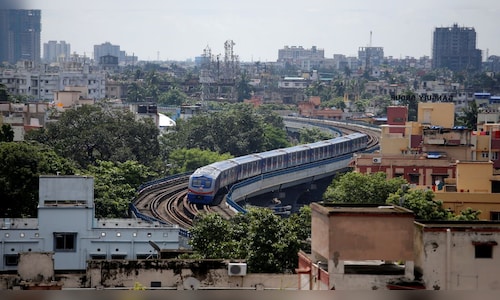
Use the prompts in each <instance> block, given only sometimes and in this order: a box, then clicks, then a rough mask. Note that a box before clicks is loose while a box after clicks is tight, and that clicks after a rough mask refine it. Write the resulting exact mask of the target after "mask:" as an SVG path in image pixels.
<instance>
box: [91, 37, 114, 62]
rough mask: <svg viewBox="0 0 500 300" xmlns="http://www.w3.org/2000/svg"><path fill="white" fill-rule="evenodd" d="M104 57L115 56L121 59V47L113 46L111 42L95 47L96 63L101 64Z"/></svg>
mask: <svg viewBox="0 0 500 300" xmlns="http://www.w3.org/2000/svg"><path fill="white" fill-rule="evenodd" d="M103 56H114V57H116V58H118V59H119V58H120V46H117V45H112V44H111V43H110V42H106V43H104V44H100V45H94V61H95V62H96V63H99V62H100V59H101V57H103Z"/></svg>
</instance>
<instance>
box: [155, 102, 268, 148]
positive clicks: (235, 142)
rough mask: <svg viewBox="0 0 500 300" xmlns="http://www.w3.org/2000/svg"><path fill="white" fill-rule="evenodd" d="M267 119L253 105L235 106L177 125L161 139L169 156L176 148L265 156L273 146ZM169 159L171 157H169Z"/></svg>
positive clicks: (198, 116) (194, 117)
mask: <svg viewBox="0 0 500 300" xmlns="http://www.w3.org/2000/svg"><path fill="white" fill-rule="evenodd" d="M265 126H266V122H264V120H263V117H262V116H261V115H260V114H258V113H256V111H255V110H254V109H253V108H252V107H251V106H249V105H241V104H240V105H233V106H230V107H229V108H228V109H227V110H224V111H218V112H215V113H210V114H208V113H207V114H200V115H196V116H193V117H192V118H190V119H189V120H188V121H185V122H184V121H180V122H177V125H176V127H175V130H174V131H173V132H170V133H168V134H167V135H164V136H163V137H162V138H161V143H162V146H163V149H164V150H165V152H166V153H169V152H171V151H172V150H173V149H175V148H188V149H189V148H199V149H202V150H210V151H213V152H219V153H230V154H231V155H233V156H242V155H246V154H249V153H256V152H262V151H265V150H270V149H267V148H266V146H269V145H275V143H273V142H270V141H269V138H271V137H272V135H271V134H269V135H268V136H267V139H263V138H262V137H263V136H264V135H265ZM166 156H167V157H168V155H166Z"/></svg>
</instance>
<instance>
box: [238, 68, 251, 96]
mask: <svg viewBox="0 0 500 300" xmlns="http://www.w3.org/2000/svg"><path fill="white" fill-rule="evenodd" d="M249 82H250V79H249V78H248V74H247V73H246V72H244V73H243V74H241V76H240V78H239V79H238V80H237V82H236V91H237V92H238V102H242V101H243V100H245V99H250V98H251V97H252V91H253V89H252V86H251V85H250V84H249Z"/></svg>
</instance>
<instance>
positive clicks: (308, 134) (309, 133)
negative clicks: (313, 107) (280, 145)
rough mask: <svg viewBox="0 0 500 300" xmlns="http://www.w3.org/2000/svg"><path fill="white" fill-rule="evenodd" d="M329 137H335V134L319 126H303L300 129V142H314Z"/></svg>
mask: <svg viewBox="0 0 500 300" xmlns="http://www.w3.org/2000/svg"><path fill="white" fill-rule="evenodd" d="M328 139H333V134H331V133H328V132H326V131H323V130H320V129H318V128H301V129H300V130H299V142H300V143H301V144H307V143H314V142H318V141H323V140H328Z"/></svg>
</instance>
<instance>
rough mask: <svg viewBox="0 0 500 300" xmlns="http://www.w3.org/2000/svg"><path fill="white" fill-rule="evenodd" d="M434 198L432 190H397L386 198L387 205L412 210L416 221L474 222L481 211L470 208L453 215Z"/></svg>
mask: <svg viewBox="0 0 500 300" xmlns="http://www.w3.org/2000/svg"><path fill="white" fill-rule="evenodd" d="M435 196H436V194H434V192H433V191H432V190H418V189H411V190H407V191H405V189H399V190H398V191H397V192H396V193H393V194H391V195H390V196H389V197H388V198H387V204H394V205H400V206H403V207H405V208H408V209H410V210H412V211H413V212H414V213H415V219H417V220H424V221H432V220H461V221H466V220H467V221H474V220H478V219H479V214H481V211H475V210H473V209H471V208H470V207H468V208H467V209H465V210H463V211H461V212H460V214H459V215H454V214H453V213H452V212H451V211H449V210H447V209H445V208H444V207H443V202H442V201H440V200H434V198H435Z"/></svg>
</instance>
